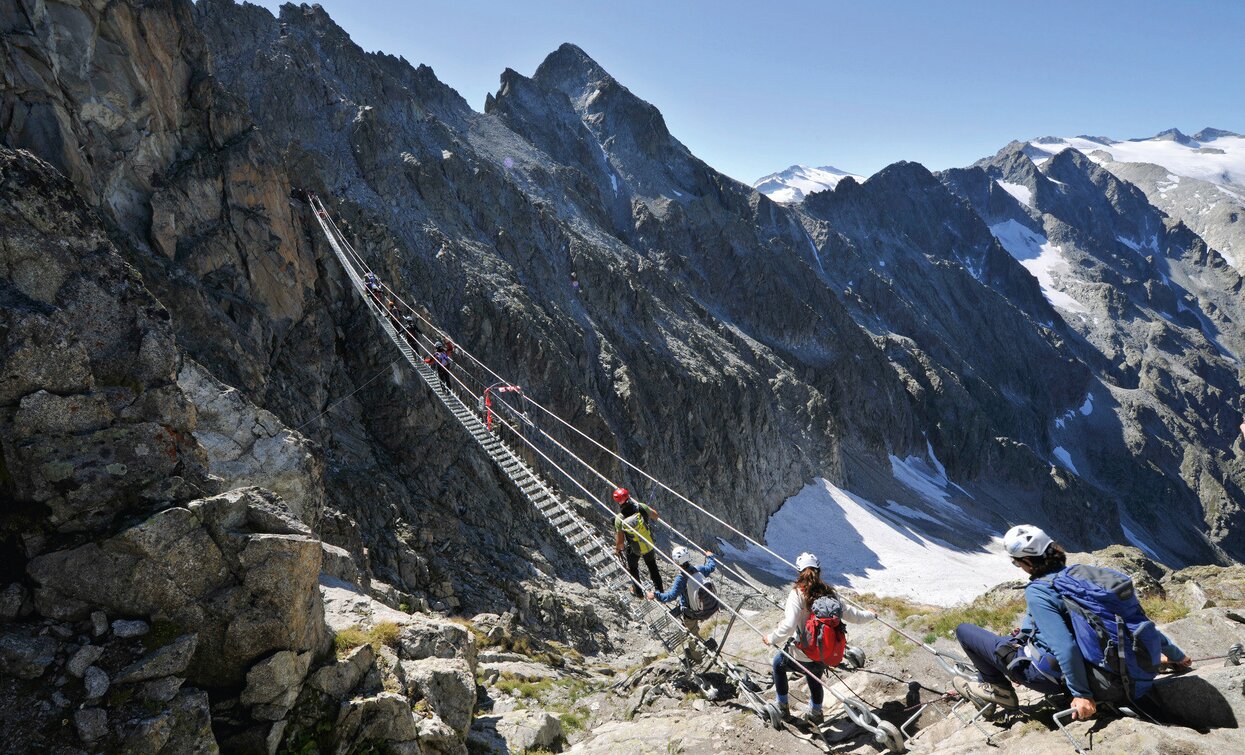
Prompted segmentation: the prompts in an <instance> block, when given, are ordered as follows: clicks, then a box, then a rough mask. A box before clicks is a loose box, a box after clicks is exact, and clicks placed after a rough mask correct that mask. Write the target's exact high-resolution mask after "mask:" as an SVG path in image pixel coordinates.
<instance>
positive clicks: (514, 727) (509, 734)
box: [469, 710, 563, 753]
mask: <svg viewBox="0 0 1245 755" xmlns="http://www.w3.org/2000/svg"><path fill="white" fill-rule="evenodd" d="M562 738H563V733H562V722H561V721H559V720H558V718H557V717H556V716H554V715H551V714H549V713H546V712H545V711H543V710H516V711H511V712H509V713H503V714H502V715H500V716H480V717H479V718H477V719H476V720H475V721H474V722H473V723H472V724H471V734H470V737H469V741H470V742H471V744H472V745H473V746H474V747H476V748H478V749H482V750H484V751H486V752H490V753H512V752H527V751H529V750H551V749H553V747H554V746H555V745H557V744H558V743H559V742H560V741H561V740H562Z"/></svg>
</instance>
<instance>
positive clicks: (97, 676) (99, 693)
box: [82, 666, 112, 700]
mask: <svg viewBox="0 0 1245 755" xmlns="http://www.w3.org/2000/svg"><path fill="white" fill-rule="evenodd" d="M82 686H83V687H85V688H86V697H87V699H88V700H98V699H99V698H101V697H103V696H104V693H106V692H107V691H108V688H109V687H110V686H112V683H111V682H110V681H109V679H108V674H107V673H105V672H104V670H103V669H101V668H100V667H99V666H87V669H86V671H85V672H84V673H83V674H82Z"/></svg>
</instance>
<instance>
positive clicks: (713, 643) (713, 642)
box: [705, 637, 718, 650]
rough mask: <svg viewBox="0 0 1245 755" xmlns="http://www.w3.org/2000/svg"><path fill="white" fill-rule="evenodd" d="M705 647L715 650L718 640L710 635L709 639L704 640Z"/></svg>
mask: <svg viewBox="0 0 1245 755" xmlns="http://www.w3.org/2000/svg"><path fill="white" fill-rule="evenodd" d="M705 647H707V648H709V649H710V650H717V649H718V641H717V640H715V639H713V638H712V637H710V638H709V639H707V640H705Z"/></svg>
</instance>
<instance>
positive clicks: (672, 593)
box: [648, 545, 720, 661]
mask: <svg viewBox="0 0 1245 755" xmlns="http://www.w3.org/2000/svg"><path fill="white" fill-rule="evenodd" d="M670 558H672V559H673V560H674V562H675V563H677V564H678V565H679V575H678V576H677V577H675V578H674V584H672V585H670V589H669V590H666V591H665V592H662V593H657V592H653V591H651V590H650V591H649V593H648V599H649V600H659V601H661V602H662V603H669V602H671V601H673V600H678V601H679V605H678V606H677V607H676V608H675V610H674V615H675V616H678V617H679V619H681V620H682V621H683V626H684V627H686V628H687V631H689V632H691V633H692V634H694V635H696V637H698V638H699V637H700V622H702V621H704V620H706V619H708V618H709V617H710V616H713V614H715V613H717V612H718V608H719V607H720V605H719V603H718V596H717V591H716V590H715V589H714V587H713V581H712V580H710V579H709V578H708V577H709V575H710V574H712V573H713V570H714V569H716V568H717V567H718V562H717V561H714V560H713V551H705V563H704V564H703V565H701V566H694V565H693V564H692V552H691V551H690V550H688V549H687V548H684V547H683V546H682V545H676V546H674V548H672V549H671V550H670ZM697 645H698V643H694V642H689V643H688V644H687V646H686V647H687V653H688V657H689V658H691V660H692V661H698V660H699V657H698V656H699V655H700V648H699V647H698V646H697Z"/></svg>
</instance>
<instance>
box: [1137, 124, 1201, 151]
mask: <svg viewBox="0 0 1245 755" xmlns="http://www.w3.org/2000/svg"><path fill="white" fill-rule="evenodd" d="M1151 139H1153V140H1155V141H1166V142H1176V143H1177V144H1183V145H1184V146H1186V147H1196V146H1197V141H1195V140H1193V139H1191V138H1189V137H1188V136H1186V135H1185V134H1184V132H1182V131H1181V130H1180V129H1178V128H1169V129H1167V130H1166V131H1160V132H1158V133H1157V134H1155V135H1154V136H1152V137H1151ZM1138 141H1150V139H1139V140H1138Z"/></svg>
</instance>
